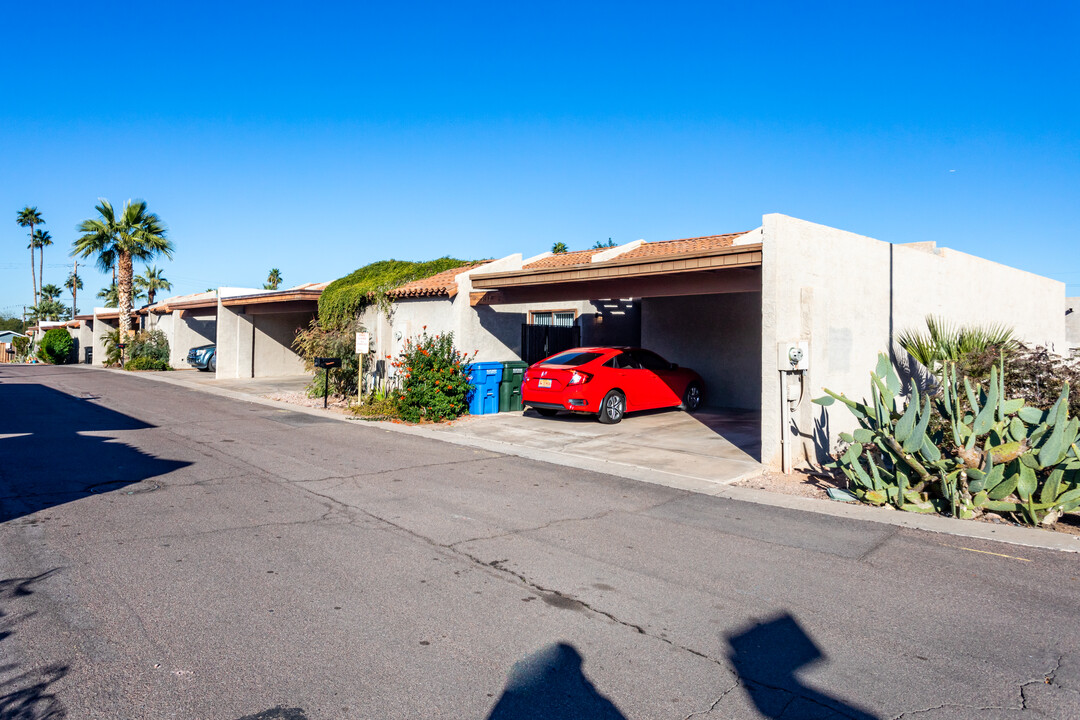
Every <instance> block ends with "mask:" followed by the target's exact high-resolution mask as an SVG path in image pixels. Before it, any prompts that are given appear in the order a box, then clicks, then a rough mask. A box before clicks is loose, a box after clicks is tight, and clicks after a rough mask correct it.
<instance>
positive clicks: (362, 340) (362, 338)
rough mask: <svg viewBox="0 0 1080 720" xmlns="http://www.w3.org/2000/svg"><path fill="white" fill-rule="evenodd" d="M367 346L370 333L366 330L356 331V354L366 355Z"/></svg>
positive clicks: (368, 345)
mask: <svg viewBox="0 0 1080 720" xmlns="http://www.w3.org/2000/svg"><path fill="white" fill-rule="evenodd" d="M369 347H371V335H370V334H369V333H367V332H358V333H356V354H357V355H367V353H368V348H369Z"/></svg>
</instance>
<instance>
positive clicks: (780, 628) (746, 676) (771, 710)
mask: <svg viewBox="0 0 1080 720" xmlns="http://www.w3.org/2000/svg"><path fill="white" fill-rule="evenodd" d="M727 640H728V643H729V645H730V647H731V652H730V653H729V655H728V659H729V660H730V661H731V664H732V666H734V668H735V672H737V673H738V674H739V678H740V682H741V683H742V685H743V687H745V688H746V692H747V694H748V695H749V696H750V699H751V701H753V703H754V706H755V707H756V708H757V709H758V712H760V713H761V714H762V715H763V716H764V717H766V718H773V719H774V720H780V719H781V718H782V719H783V720H803V719H806V720H810V719H813V720H817V719H818V718H821V719H822V720H824V719H825V718H851V720H880V719H879V718H878V716H876V715H873V714H871V713H868V712H866V711H865V710H862V709H860V708H857V707H855V706H853V705H849V704H847V703H845V702H844V701H843V700H840V699H839V698H835V697H832V696H829V695H826V694H824V693H822V692H820V691H818V690H815V689H813V688H811V687H808V686H806V685H804V684H803V682H802V680H800V679H799V678H798V677H797V673H798V671H799V670H800V669H802V668H806V667H807V666H809V665H812V664H814V663H818V662H822V661H824V660H825V659H826V655H825V654H824V653H823V652H822V651H821V649H820V648H819V647H818V646H817V644H815V643H814V641H813V639H812V638H811V637H810V636H809V635H808V634H807V633H806V631H804V630H803V629H802V627H800V626H799V623H798V622H797V621H796V620H795V618H793V617H792V616H791V615H788V614H784V615H779V616H777V617H775V618H773V619H771V620H766V621H763V622H757V623H754V624H753V625H750V626H748V627H746V628H743V629H742V630H740V631H738V632H737V633H733V634H730V635H728V636H727Z"/></svg>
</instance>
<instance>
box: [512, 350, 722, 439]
mask: <svg viewBox="0 0 1080 720" xmlns="http://www.w3.org/2000/svg"><path fill="white" fill-rule="evenodd" d="M704 399H705V384H704V383H703V382H702V381H701V376H700V375H698V374H697V373H696V372H694V371H693V370H690V369H688V368H681V367H679V366H678V365H675V364H672V363H669V362H668V361H667V360H665V359H664V358H662V357H660V356H659V355H657V354H656V353H654V352H651V351H649V350H642V349H641V348H609V347H593V348H575V349H573V350H567V351H566V352H561V353H559V354H558V355H553V356H552V357H549V358H546V359H544V360H541V361H540V362H538V363H536V364H535V365H532V366H530V367H529V369H528V370H526V371H525V379H524V382H523V383H522V386H521V402H522V403H523V404H524V405H526V406H527V407H532V408H536V411H537V412H538V413H540V414H541V415H543V416H545V417H549V416H551V415H554V414H555V413H557V412H558V411H559V410H569V411H570V412H578V413H593V414H595V415H598V416H599V419H600V422H602V423H617V422H619V421H620V420H622V418H623V415H624V414H626V413H628V412H634V411H635V410H652V409H654V408H667V407H676V406H678V405H682V406H684V407H685V408H686V409H687V410H691V411H693V410H697V409H698V408H699V407H700V406H701V403H702V401H703V400H704Z"/></svg>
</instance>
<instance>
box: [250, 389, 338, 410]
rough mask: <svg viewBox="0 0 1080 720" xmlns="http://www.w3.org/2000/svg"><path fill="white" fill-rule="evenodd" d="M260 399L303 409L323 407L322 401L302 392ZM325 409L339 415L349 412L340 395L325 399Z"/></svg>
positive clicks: (280, 393)
mask: <svg viewBox="0 0 1080 720" xmlns="http://www.w3.org/2000/svg"><path fill="white" fill-rule="evenodd" d="M262 397H264V398H266V399H268V400H278V401H280V402H287V403H289V404H290V405H302V406H303V407H309V408H321V407H322V406H323V399H322V398H321V397H317V398H313V397H308V396H307V393H303V392H278V393H270V394H268V395H263V396H262ZM327 409H328V410H333V411H334V412H336V413H338V414H339V415H344V414H346V413H348V411H349V400H347V399H346V398H345V397H344V396H342V395H331V396H330V397H329V398H327Z"/></svg>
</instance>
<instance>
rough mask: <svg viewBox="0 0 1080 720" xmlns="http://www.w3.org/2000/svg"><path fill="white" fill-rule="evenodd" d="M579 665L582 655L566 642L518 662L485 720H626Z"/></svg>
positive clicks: (550, 646)
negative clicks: (594, 685) (544, 719)
mask: <svg viewBox="0 0 1080 720" xmlns="http://www.w3.org/2000/svg"><path fill="white" fill-rule="evenodd" d="M581 664H582V657H581V653H579V652H578V651H577V649H575V648H574V647H573V646H572V645H568V644H566V643H559V644H557V645H549V646H548V647H546V648H544V649H543V650H540V651H539V652H536V653H533V654H532V655H529V656H528V657H525V658H523V659H521V660H519V661H517V662H516V663H514V667H513V668H512V669H511V670H510V676H509V678H508V679H507V681H506V687H505V688H504V689H503V693H502V696H501V697H499V701H498V702H497V703H495V707H493V708H492V709H491V714H490V715H488V720H540V718H565V720H626V716H624V715H623V714H622V713H621V712H619V709H618V708H617V707H615V705H614V704H613V703H612V702H611V701H610V700H608V699H607V698H606V697H604V696H603V695H601V694H600V692H599V691H597V689H596V688H595V687H593V684H592V683H591V682H589V679H588V678H587V677H585V674H584V673H583V672H582V671H581Z"/></svg>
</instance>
